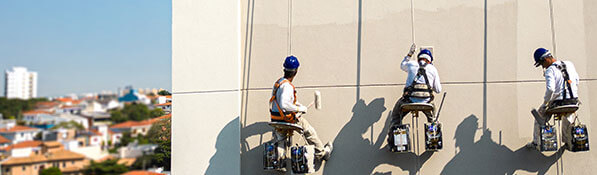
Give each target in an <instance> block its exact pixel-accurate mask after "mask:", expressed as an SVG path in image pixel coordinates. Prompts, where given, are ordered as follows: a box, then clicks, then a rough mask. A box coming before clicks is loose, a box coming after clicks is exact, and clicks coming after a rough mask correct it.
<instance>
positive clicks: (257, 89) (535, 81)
mask: <svg viewBox="0 0 597 175" xmlns="http://www.w3.org/2000/svg"><path fill="white" fill-rule="evenodd" d="M589 81H597V79H580V82H589ZM542 82H545V80H513V81H510V80H505V81H487V82H486V83H487V84H512V83H542ZM483 83H485V82H482V81H470V82H466V81H464V82H457V81H455V82H442V83H441V84H443V85H475V84H483ZM404 85H405V83H387V84H363V85H322V86H296V89H324V88H357V87H392V86H404ZM271 89H272V88H271V87H267V88H244V89H223V90H205V91H187V92H173V94H207V93H227V92H239V91H262V90H271Z"/></svg>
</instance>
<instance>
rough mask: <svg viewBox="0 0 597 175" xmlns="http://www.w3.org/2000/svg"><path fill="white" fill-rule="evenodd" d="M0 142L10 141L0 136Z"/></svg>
mask: <svg viewBox="0 0 597 175" xmlns="http://www.w3.org/2000/svg"><path fill="white" fill-rule="evenodd" d="M0 143H10V140H8V139H6V138H4V137H2V136H0Z"/></svg>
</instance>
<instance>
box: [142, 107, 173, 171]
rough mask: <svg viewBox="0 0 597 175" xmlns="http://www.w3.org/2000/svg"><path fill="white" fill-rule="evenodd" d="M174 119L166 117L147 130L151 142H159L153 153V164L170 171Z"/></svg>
mask: <svg viewBox="0 0 597 175" xmlns="http://www.w3.org/2000/svg"><path fill="white" fill-rule="evenodd" d="M171 131H172V119H171V118H168V119H164V120H161V121H158V122H156V123H154V124H153V125H152V126H151V129H149V131H148V132H147V137H148V138H149V140H150V142H151V143H155V144H158V147H157V148H156V149H155V150H154V154H153V155H151V157H152V158H151V163H152V165H155V166H158V167H164V169H165V170H167V171H169V170H170V167H171V164H170V161H171V160H172V157H171V152H172V150H171V146H172V142H171V140H172V139H171V138H172V132H171Z"/></svg>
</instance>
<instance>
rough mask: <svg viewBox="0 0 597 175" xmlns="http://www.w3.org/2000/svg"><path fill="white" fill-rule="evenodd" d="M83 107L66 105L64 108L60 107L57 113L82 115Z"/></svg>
mask: <svg viewBox="0 0 597 175" xmlns="http://www.w3.org/2000/svg"><path fill="white" fill-rule="evenodd" d="M83 108H84V107H83V106H79V105H76V106H71V105H64V106H62V107H60V109H59V110H58V111H57V113H62V114H64V113H67V114H81V111H83Z"/></svg>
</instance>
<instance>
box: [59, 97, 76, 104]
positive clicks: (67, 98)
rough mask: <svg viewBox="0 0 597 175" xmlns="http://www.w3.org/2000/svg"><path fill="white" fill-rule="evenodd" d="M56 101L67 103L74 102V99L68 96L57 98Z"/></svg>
mask: <svg viewBox="0 0 597 175" xmlns="http://www.w3.org/2000/svg"><path fill="white" fill-rule="evenodd" d="M55 100H56V101H59V102H62V103H66V102H72V101H73V99H72V98H70V97H66V98H56V99H55Z"/></svg>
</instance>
